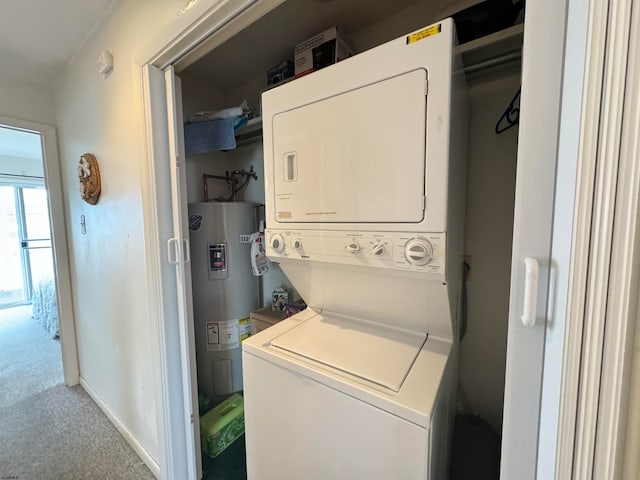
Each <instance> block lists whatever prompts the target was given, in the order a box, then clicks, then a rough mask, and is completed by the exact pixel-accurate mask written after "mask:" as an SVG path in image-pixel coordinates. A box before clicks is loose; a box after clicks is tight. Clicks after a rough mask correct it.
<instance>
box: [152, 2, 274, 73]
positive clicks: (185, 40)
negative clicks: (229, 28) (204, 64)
mask: <svg viewBox="0 0 640 480" xmlns="http://www.w3.org/2000/svg"><path fill="white" fill-rule="evenodd" d="M262 1H265V0H262ZM267 1H268V0H267ZM256 2H258V3H260V0H220V1H217V2H215V3H214V4H213V6H212V7H211V8H210V9H209V10H208V11H207V12H206V13H205V14H203V15H202V16H201V17H200V18H199V19H198V20H196V21H195V22H194V23H192V24H191V25H189V27H188V28H186V29H185V30H184V31H183V32H182V33H180V34H178V35H176V36H175V37H174V38H173V39H171V41H170V42H169V43H167V44H166V45H165V46H164V47H163V48H162V49H161V50H160V51H159V52H158V53H156V55H154V57H153V58H151V59H150V60H149V61H148V62H147V63H150V64H152V65H154V66H156V67H158V68H160V69H162V70H164V69H165V68H167V67H169V66H172V65H173V64H174V63H176V62H177V61H178V60H180V58H181V57H182V56H184V55H185V54H186V53H187V52H189V51H191V50H192V49H194V48H195V47H197V46H198V45H200V44H201V43H203V42H205V41H207V40H208V39H209V37H211V36H212V35H213V34H214V33H216V32H217V31H218V30H219V29H221V28H222V27H224V26H225V25H226V24H227V23H229V22H231V21H232V20H233V19H235V18H236V17H237V16H238V15H240V14H241V13H242V12H244V11H245V10H246V9H248V8H249V7H250V6H251V5H253V4H254V3H256Z"/></svg>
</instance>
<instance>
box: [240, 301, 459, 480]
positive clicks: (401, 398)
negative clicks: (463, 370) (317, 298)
mask: <svg viewBox="0 0 640 480" xmlns="http://www.w3.org/2000/svg"><path fill="white" fill-rule="evenodd" d="M450 353H451V344H450V343H448V342H443V341H439V340H432V339H431V338H426V337H425V336H424V335H419V334H416V333H414V332H407V331H404V330H397V329H391V328H388V327H385V326H382V325H376V324H372V323H369V322H366V321H362V320H356V319H352V318H347V317H342V316H339V315H335V314H325V313H324V312H320V313H316V312H315V311H313V310H311V309H307V310H305V311H304V312H301V313H300V314H298V315H296V316H294V317H292V318H290V319H288V320H285V321H283V322H280V323H279V324H277V325H276V326H274V327H271V328H269V329H268V330H265V331H264V332H262V334H261V335H258V336H256V337H252V338H251V339H249V340H247V341H245V342H244V352H243V362H244V374H245V408H246V409H247V411H246V417H245V422H246V423H245V424H246V431H247V437H246V438H247V467H248V468H247V474H248V478H250V479H265V480H267V479H273V480H275V479H285V478H286V479H289V478H291V479H297V478H304V479H310V480H311V479H318V480H321V479H322V480H327V479H347V478H349V479H351V478H362V479H365V478H366V479H371V480H374V479H381V480H382V479H385V480H387V479H390V478H402V479H413V478H415V479H425V478H434V479H435V478H445V475H446V474H445V472H444V470H442V469H444V468H446V459H447V452H446V443H444V442H443V441H442V439H443V437H444V439H445V442H446V435H447V432H446V429H447V428H448V427H447V422H448V415H449V413H450V412H448V411H447V408H450V407H451V405H452V404H451V400H452V399H451V398H447V394H448V393H449V394H450V391H451V388H449V387H450V386H447V385H445V384H443V379H446V378H448V377H450V378H454V376H451V375H449V376H447V375H445V372H446V370H447V368H448V367H449V368H452V365H451V360H450ZM247 400H248V401H249V403H247ZM253 402H255V403H253ZM258 412H260V413H258ZM430 460H431V463H430Z"/></svg>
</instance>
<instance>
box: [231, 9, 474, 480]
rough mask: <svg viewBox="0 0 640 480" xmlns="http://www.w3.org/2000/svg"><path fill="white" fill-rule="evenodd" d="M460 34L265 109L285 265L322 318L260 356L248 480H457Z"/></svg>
mask: <svg viewBox="0 0 640 480" xmlns="http://www.w3.org/2000/svg"><path fill="white" fill-rule="evenodd" d="M454 43H455V32H454V26H453V22H452V21H451V20H450V19H447V20H444V21H442V22H440V23H438V24H436V25H432V26H429V27H426V28H424V29H421V30H418V31H416V32H413V33H412V34H409V35H407V36H404V37H402V38H399V39H397V40H394V41H391V42H389V43H386V44H384V45H382V46H380V47H377V48H375V49H372V50H370V51H367V52H365V53H362V54H360V55H357V56H355V57H352V58H350V59H348V60H346V61H343V62H340V63H338V64H336V65H333V66H331V67H328V68H325V69H323V70H320V71H318V72H316V73H314V74H312V75H309V76H306V77H303V78H300V79H298V80H295V81H293V82H290V83H288V84H286V85H283V86H281V87H279V88H276V89H273V90H270V91H268V92H265V93H264V94H263V99H262V111H263V131H264V155H265V192H266V218H267V227H268V228H267V231H266V240H267V254H268V255H269V257H270V258H271V260H272V261H274V262H278V263H279V264H280V266H281V268H282V269H283V271H284V272H285V274H286V275H287V276H288V278H289V279H290V280H291V282H292V283H293V285H294V286H295V288H296V290H297V291H298V292H300V294H301V295H302V296H303V298H304V299H305V301H306V302H307V304H308V305H309V308H307V310H305V311H303V312H301V313H299V314H297V315H295V316H293V317H291V318H289V319H287V320H284V321H282V322H280V323H278V324H276V325H275V326H273V327H271V328H269V329H267V330H264V331H262V332H260V333H258V334H257V335H254V336H253V337H250V338H249V339H247V340H245V342H244V343H243V372H244V389H245V390H244V397H245V424H246V446H247V473H248V477H249V479H250V480H263V479H265V480H267V479H274V480H275V479H277V480H282V479H301V478H304V479H318V480H330V479H355V478H362V479H365V478H366V479H368V480H370V479H389V478H402V479H431V480H440V479H443V478H446V477H447V459H448V451H449V446H450V445H449V444H450V440H451V439H450V434H451V426H452V420H453V414H454V406H455V405H454V404H455V401H454V397H455V388H456V383H457V378H456V377H457V375H456V369H457V353H456V350H457V342H456V340H455V339H456V336H457V333H456V332H457V322H456V318H457V303H458V286H459V282H460V278H461V265H462V239H463V231H462V228H463V220H464V212H463V202H464V198H463V190H464V183H465V168H464V159H465V156H466V152H465V146H466V114H465V113H466V112H465V109H464V108H465V102H466V96H465V91H464V81H463V77H462V70H461V69H460V68H459V63H458V62H457V57H456V56H455V55H454V50H453V46H454Z"/></svg>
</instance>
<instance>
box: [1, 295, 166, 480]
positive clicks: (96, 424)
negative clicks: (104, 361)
mask: <svg viewBox="0 0 640 480" xmlns="http://www.w3.org/2000/svg"><path fill="white" fill-rule="evenodd" d="M30 316H31V313H30V308H29V307H17V308H12V309H6V310H0V446H1V448H0V478H7V479H8V478H11V479H18V480H41V479H42V480H49V479H65V480H66V479H72V480H75V479H77V480H84V479H131V480H138V479H145V480H146V479H149V480H151V479H153V478H155V477H154V476H153V474H152V473H151V471H150V470H149V469H148V468H147V466H146V465H145V464H144V463H143V462H142V460H141V459H140V457H139V456H138V455H137V454H136V453H135V452H134V451H133V449H132V448H131V447H130V446H129V444H128V443H127V442H126V441H125V439H124V438H123V437H122V436H121V435H120V432H118V430H117V429H116V428H115V427H114V426H113V424H112V423H111V422H110V421H109V419H108V418H107V417H106V416H105V415H104V413H102V411H101V410H100V408H99V407H98V406H97V405H96V404H95V402H93V400H92V399H91V398H90V397H89V395H87V393H86V392H85V391H84V390H83V389H82V387H80V386H75V387H66V386H65V385H64V384H63V383H62V382H63V377H62V365H61V362H62V361H61V356H60V343H59V342H58V341H57V340H53V339H51V338H49V335H48V333H47V332H46V331H45V330H44V329H43V328H42V327H40V326H39V325H37V324H36V323H35V321H34V320H33V319H31V318H30Z"/></svg>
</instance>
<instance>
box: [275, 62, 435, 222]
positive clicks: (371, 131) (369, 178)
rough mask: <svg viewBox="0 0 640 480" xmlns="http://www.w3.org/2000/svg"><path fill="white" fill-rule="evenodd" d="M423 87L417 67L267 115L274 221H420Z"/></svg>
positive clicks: (424, 75) (424, 78) (423, 78)
mask: <svg viewBox="0 0 640 480" xmlns="http://www.w3.org/2000/svg"><path fill="white" fill-rule="evenodd" d="M426 83H427V71H426V70H424V69H417V70H413V71H410V72H407V73H404V74H401V75H397V76H394V77H391V78H388V79H385V80H382V81H379V82H375V83H372V84H369V85H365V86H362V87H360V88H356V89H354V90H351V91H348V92H345V93H342V94H339V95H335V96H332V97H329V98H325V99H322V100H319V101H316V102H313V103H310V104H307V105H303V106H301V107H297V108H295V109H293V110H289V111H286V112H283V113H279V114H277V115H275V116H274V117H273V120H272V121H273V162H274V165H273V171H274V179H273V180H274V186H275V198H274V201H275V210H276V219H277V221H278V222H285V223H286V222H297V223H300V222H302V223H304V222H314V223H326V222H331V223H339V222H348V223H367V222H371V223H397V222H402V223H416V222H420V221H422V220H423V218H424V196H425V162H426V159H425V148H426Z"/></svg>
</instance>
